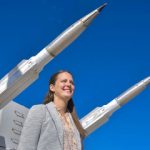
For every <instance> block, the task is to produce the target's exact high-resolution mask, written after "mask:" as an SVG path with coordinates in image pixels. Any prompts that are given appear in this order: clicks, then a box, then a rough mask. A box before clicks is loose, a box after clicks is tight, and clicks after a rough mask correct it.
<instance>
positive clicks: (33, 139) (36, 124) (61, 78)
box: [17, 71, 86, 150]
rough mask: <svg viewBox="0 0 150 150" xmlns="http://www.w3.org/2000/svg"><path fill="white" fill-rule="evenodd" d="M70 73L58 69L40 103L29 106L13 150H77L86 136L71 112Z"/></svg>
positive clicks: (74, 114)
mask: <svg viewBox="0 0 150 150" xmlns="http://www.w3.org/2000/svg"><path fill="white" fill-rule="evenodd" d="M74 88H75V87H74V82H73V77H72V75H71V73H69V72H68V71H59V72H57V73H56V74H54V75H53V76H52V77H51V79H50V83H49V92H48V95H47V97H46V99H45V101H44V104H41V105H35V106H33V107H32V108H31V109H30V111H29V113H28V116H27V119H26V121H25V123H24V128H23V131H22V135H21V138H20V142H19V145H18V148H17V150H81V149H82V148H83V147H82V144H81V143H82V140H83V139H84V137H85V136H86V134H85V130H84V129H83V128H82V126H81V124H80V122H79V120H78V117H77V115H76V112H75V107H74V103H73V100H72V96H73V93H74Z"/></svg>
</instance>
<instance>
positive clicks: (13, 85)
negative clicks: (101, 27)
mask: <svg viewBox="0 0 150 150" xmlns="http://www.w3.org/2000/svg"><path fill="white" fill-rule="evenodd" d="M105 5H106V4H103V5H102V6H100V7H99V8H97V9H95V10H94V11H92V12H91V13H89V14H88V15H86V16H85V17H83V18H81V19H80V20H78V21H77V22H75V23H74V24H73V25H71V26H70V27H69V28H67V29H66V30H65V31H64V32H63V33H62V34H60V35H59V36H58V37H57V38H56V39H55V40H54V41H52V42H51V43H50V44H49V45H48V46H46V47H45V48H44V49H42V50H41V51H40V52H39V53H38V54H37V55H36V56H33V57H31V58H30V59H29V60H23V61H22V62H20V63H19V64H18V65H17V66H16V67H15V68H14V69H13V70H12V71H10V72H9V73H8V74H6V76H4V77H3V78H2V79H1V80H0V109H1V108H2V107H4V106H5V105H6V104H7V103H8V102H9V101H11V100H12V99H14V98H15V97H16V96H17V95H19V94H20V93H21V92H22V91H23V90H24V89H26V88H27V87H28V86H29V85H30V84H31V83H32V82H34V81H35V80H36V79H37V78H38V75H39V73H40V71H41V70H42V69H43V67H44V66H45V65H46V64H47V63H48V62H49V61H51V60H52V59H53V58H54V57H55V56H56V55H57V54H59V53H60V52H61V51H62V50H63V49H64V48H66V47H67V46H68V45H69V44H71V43H72V42H73V41H74V40H75V39H76V38H77V37H78V36H79V35H80V34H81V33H82V32H83V31H84V30H85V29H86V28H87V26H88V25H89V24H90V23H91V22H92V21H93V19H94V18H95V17H96V16H97V15H98V14H99V13H100V11H101V10H102V9H103V8H104V7H105Z"/></svg>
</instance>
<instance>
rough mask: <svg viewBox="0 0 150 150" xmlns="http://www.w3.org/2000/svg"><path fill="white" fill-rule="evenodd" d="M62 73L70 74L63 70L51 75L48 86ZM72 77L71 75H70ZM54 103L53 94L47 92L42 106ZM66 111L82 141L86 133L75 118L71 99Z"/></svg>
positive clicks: (76, 117)
mask: <svg viewBox="0 0 150 150" xmlns="http://www.w3.org/2000/svg"><path fill="white" fill-rule="evenodd" d="M64 72H67V73H69V74H71V73H70V72H69V71H65V70H61V71H59V72H56V73H55V74H54V75H52V77H51V78H50V81H49V86H50V85H51V84H53V85H55V82H56V80H57V77H58V75H59V74H60V73H64ZM71 75H72V74H71ZM53 101H54V93H53V92H52V91H51V90H50V88H49V90H48V94H47V96H46V97H45V100H44V104H47V103H49V102H53ZM67 109H68V111H69V112H70V113H71V116H72V118H73V120H74V123H75V125H76V127H77V129H78V131H79V132H80V135H81V137H82V139H84V138H85V137H86V131H85V130H84V129H83V127H82V125H81V123H80V121H79V119H78V116H77V113H76V110H75V106H74V102H73V99H72V98H71V99H70V100H69V102H68V105H67Z"/></svg>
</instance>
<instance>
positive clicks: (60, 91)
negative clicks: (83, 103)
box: [50, 72, 75, 101]
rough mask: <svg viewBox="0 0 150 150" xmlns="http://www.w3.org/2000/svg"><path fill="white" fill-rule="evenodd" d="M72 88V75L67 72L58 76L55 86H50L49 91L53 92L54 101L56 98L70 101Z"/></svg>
mask: <svg viewBox="0 0 150 150" xmlns="http://www.w3.org/2000/svg"><path fill="white" fill-rule="evenodd" d="M74 88H75V87H74V82H73V78H72V75H71V74H70V73H68V72H63V73H60V74H58V76H57V79H56V82H55V85H53V84H51V85H50V90H51V91H52V92H54V99H55V97H58V98H60V99H63V100H67V101H68V100H70V99H71V97H72V95H73V93H74Z"/></svg>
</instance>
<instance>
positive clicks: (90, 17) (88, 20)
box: [81, 3, 107, 26]
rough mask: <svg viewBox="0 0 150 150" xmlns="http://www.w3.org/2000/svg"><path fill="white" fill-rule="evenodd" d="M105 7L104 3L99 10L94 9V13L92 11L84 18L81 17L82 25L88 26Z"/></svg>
mask: <svg viewBox="0 0 150 150" xmlns="http://www.w3.org/2000/svg"><path fill="white" fill-rule="evenodd" d="M106 5H107V3H104V4H103V5H101V6H100V7H99V8H97V9H95V10H94V11H92V12H91V13H89V14H88V15H86V16H85V17H83V18H82V19H81V20H82V22H83V23H84V25H85V26H88V25H89V24H90V23H91V22H92V21H93V19H94V18H96V16H97V15H98V14H99V13H100V12H101V11H102V9H103V8H104V7H105V6H106Z"/></svg>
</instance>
